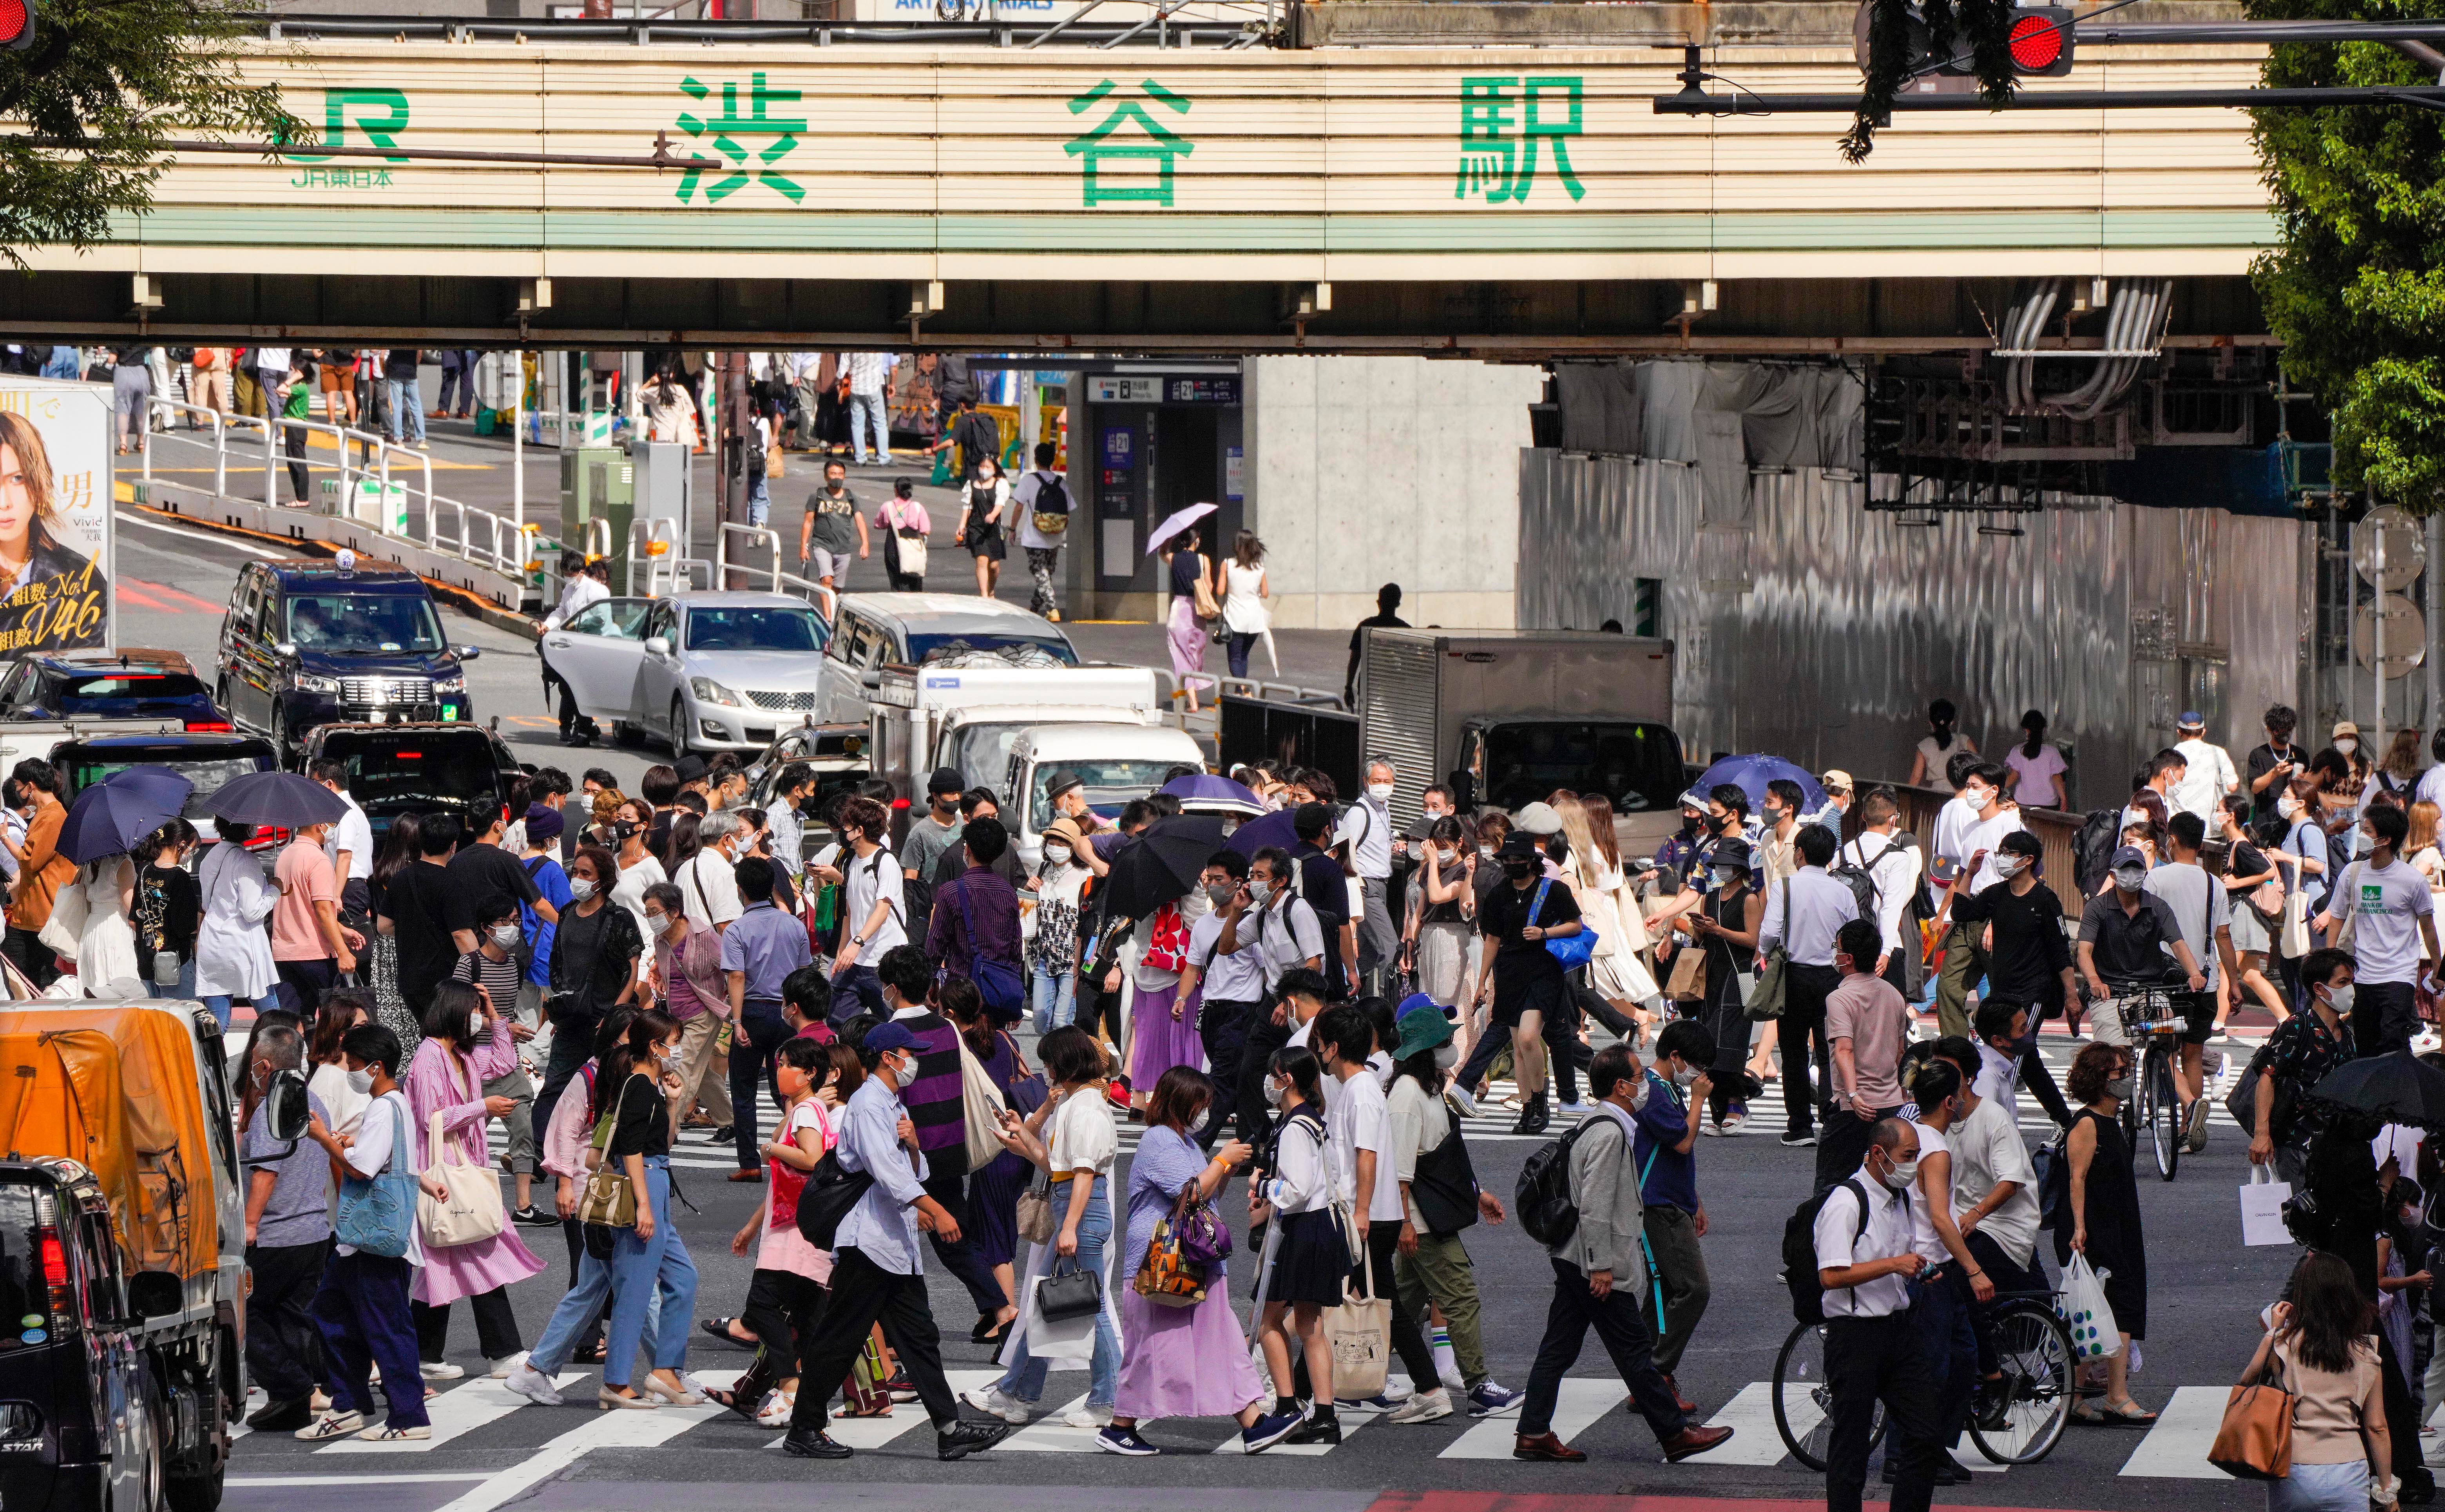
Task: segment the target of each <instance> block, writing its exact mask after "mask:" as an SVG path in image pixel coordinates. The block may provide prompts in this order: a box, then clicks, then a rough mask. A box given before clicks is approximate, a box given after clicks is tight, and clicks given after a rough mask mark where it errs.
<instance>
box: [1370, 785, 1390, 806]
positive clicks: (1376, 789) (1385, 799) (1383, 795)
mask: <svg viewBox="0 0 2445 1512" xmlns="http://www.w3.org/2000/svg"><path fill="white" fill-rule="evenodd" d="M1367 795H1368V796H1369V797H1371V798H1372V799H1374V800H1375V801H1376V802H1378V803H1390V802H1391V801H1392V784H1390V783H1389V782H1371V783H1369V784H1367Z"/></svg>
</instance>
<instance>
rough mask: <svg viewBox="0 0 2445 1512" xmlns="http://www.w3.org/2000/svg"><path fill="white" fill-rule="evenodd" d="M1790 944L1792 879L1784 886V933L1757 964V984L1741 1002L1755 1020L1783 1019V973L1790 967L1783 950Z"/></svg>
mask: <svg viewBox="0 0 2445 1512" xmlns="http://www.w3.org/2000/svg"><path fill="white" fill-rule="evenodd" d="M1790 940H1791V879H1790V878H1788V877H1785V878H1784V879H1783V883H1782V934H1781V935H1780V936H1778V937H1776V940H1775V943H1774V948H1773V949H1772V950H1769V951H1767V952H1766V953H1765V959H1764V960H1763V961H1759V962H1758V969H1757V983H1756V985H1754V986H1752V987H1751V988H1749V990H1748V994H1747V996H1745V998H1743V999H1742V1001H1743V1002H1744V1003H1745V1004H1746V1005H1747V1009H1748V1016H1749V1017H1751V1018H1752V1019H1757V1020H1760V1021H1763V1020H1764V1019H1769V1018H1780V1017H1782V993H1783V982H1782V978H1783V972H1784V970H1785V969H1786V968H1787V967H1789V966H1790V964H1791V957H1790V954H1789V952H1788V951H1786V950H1785V949H1784V946H1785V945H1786V944H1788V943H1790Z"/></svg>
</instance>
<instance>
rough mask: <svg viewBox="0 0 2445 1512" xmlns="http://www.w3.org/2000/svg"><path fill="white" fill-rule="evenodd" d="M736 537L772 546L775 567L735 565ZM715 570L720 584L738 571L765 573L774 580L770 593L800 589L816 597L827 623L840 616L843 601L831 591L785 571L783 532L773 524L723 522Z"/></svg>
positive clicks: (715, 546)
mask: <svg viewBox="0 0 2445 1512" xmlns="http://www.w3.org/2000/svg"><path fill="white" fill-rule="evenodd" d="M733 534H737V535H743V536H745V537H746V538H747V539H749V540H750V541H756V542H760V543H763V544H768V545H770V546H771V547H772V548H773V565H772V567H771V568H770V569H765V568H756V567H750V566H748V565H746V564H745V563H733V562H732V561H731V560H730V537H731V536H732V535H733ZM713 567H714V574H713V580H714V582H715V584H717V585H726V584H727V583H728V582H729V579H730V573H731V571H732V570H733V569H734V568H735V569H737V570H738V571H741V572H757V573H763V574H765V575H766V576H769V577H770V578H771V579H772V586H771V588H768V589H767V590H766V591H768V592H773V593H780V592H783V591H786V590H788V589H797V590H799V593H800V596H802V597H805V596H808V595H812V598H813V602H814V606H815V608H816V610H817V612H819V613H821V614H822V615H823V617H824V618H825V619H826V620H831V619H833V618H835V617H836V615H837V613H838V610H839V606H840V599H839V596H838V595H837V594H835V593H833V591H832V590H831V588H826V587H824V586H823V585H822V584H821V583H815V582H811V581H810V580H808V579H806V578H803V577H800V576H798V575H797V574H796V573H794V572H785V571H783V570H781V536H780V532H776V531H775V530H774V529H773V528H772V527H771V526H769V525H738V524H734V523H732V522H730V521H727V520H725V521H723V522H722V525H721V528H720V530H719V532H716V534H715V536H714V541H713Z"/></svg>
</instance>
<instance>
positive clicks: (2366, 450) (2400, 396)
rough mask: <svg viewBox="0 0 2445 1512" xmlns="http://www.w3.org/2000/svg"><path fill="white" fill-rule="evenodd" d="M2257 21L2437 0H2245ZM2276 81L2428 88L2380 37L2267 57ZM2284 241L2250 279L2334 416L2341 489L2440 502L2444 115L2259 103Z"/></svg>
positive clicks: (2298, 370)
mask: <svg viewBox="0 0 2445 1512" xmlns="http://www.w3.org/2000/svg"><path fill="white" fill-rule="evenodd" d="M2245 8H2246V9H2247V10H2248V12H2249V16H2250V17H2251V19H2253V20H2268V21H2271V20H2330V21H2410V20H2423V19H2428V18H2431V17H2436V16H2438V15H2440V14H2445V8H2440V6H2439V5H2438V3H2437V0H2425V3H2423V0H2407V3H2406V0H2246V6H2245ZM2264 77H2265V81H2266V83H2267V84H2268V85H2269V86H2270V87H2278V88H2306V87H2313V86H2332V85H2361V86H2367V85H2379V84H2435V83H2436V76H2435V74H2434V73H2433V72H2431V71H2429V70H2427V69H2424V68H2423V67H2421V65H2419V64H2417V63H2416V62H2414V61H2413V60H2412V59H2410V58H2408V57H2405V56H2404V55H2402V54H2401V53H2399V52H2397V51H2395V50H2393V49H2392V48H2390V47H2382V46H2380V45H2378V44H2376V43H2360V42H2355V43H2346V44H2341V45H2336V44H2325V43H2295V44H2287V45H2286V46H2283V47H2276V48H2273V49H2272V51H2271V53H2270V55H2269V57H2268V62H2267V66H2266V71H2265V76H2264ZM2250 114H2251V116H2252V118H2253V119H2254V121H2255V122H2256V124H2255V127H2254V129H2253V131H2252V137H2253V139H2254V140H2255V141H2256V143H2257V147H2258V154H2259V159H2260V161H2262V162H2263V163H2264V164H2265V165H2266V170H2267V173H2266V177H2267V185H2268V191H2269V193H2270V196H2271V197H2272V199H2273V202H2274V209H2275V215H2276V218H2277V220H2278V221H2279V223H2280V224H2281V227H2282V231H2283V238H2284V239H2283V244H2282V245H2281V246H2280V247H2279V248H2277V249H2276V250H2275V251H2273V252H2265V253H2262V254H2261V255H2260V256H2259V258H2258V260H2257V262H2256V263H2255V264H2254V265H2253V266H2252V268H2251V270H2250V274H2251V279H2252V281H2253V282H2254V283H2255V284H2256V285H2257V287H2258V294H2259V300H2260V302H2261V304H2262V306H2263V307H2264V308H2265V310H2266V314H2267V321H2268V328H2269V329H2270V330H2272V331H2274V333H2275V334H2276V335H2278V336H2280V337H2282V338H2283V339H2284V371H2285V374H2286V377H2288V378H2289V379H2290V380H2291V381H2292V382H2294V383H2299V384H2301V385H2302V386H2304V387H2305V388H2307V389H2309V390H2311V391H2312V392H2314V393H2315V394H2316V395H2317V397H2318V400H2319V401H2320V402H2321V403H2323V404H2324V405H2325V407H2326V409H2327V410H2328V412H2329V413H2330V414H2331V415H2332V417H2333V420H2334V434H2335V466H2334V476H2335V481H2336V482H2337V483H2338V484H2339V485H2341V486H2342V487H2345V488H2366V489H2367V490H2369V491H2370V493H2371V494H2373V495H2375V496H2376V497H2377V498H2379V499H2380V500H2381V501H2383V502H2386V503H2391V504H2396V505H2398V506H2400V507H2402V508H2403V509H2406V510H2410V511H2413V512H2415V513H2432V512H2434V511H2436V510H2440V509H2445V115H2440V114H2438V113H2436V112H2434V111H2429V110H2422V109H2418V108H2417V107H2414V106H2409V105H2401V104H2376V105H2340V106H2326V107H2321V108H2318V109H2313V110H2254V111H2252V112H2250Z"/></svg>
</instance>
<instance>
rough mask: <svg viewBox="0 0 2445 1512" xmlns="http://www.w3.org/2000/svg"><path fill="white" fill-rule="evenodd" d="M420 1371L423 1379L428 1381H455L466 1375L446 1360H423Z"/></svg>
mask: <svg viewBox="0 0 2445 1512" xmlns="http://www.w3.org/2000/svg"><path fill="white" fill-rule="evenodd" d="M422 1369H423V1371H424V1378H425V1379H426V1380H428V1381H455V1380H457V1379H458V1377H460V1376H462V1375H464V1374H466V1373H467V1372H466V1371H465V1370H464V1369H462V1368H460V1367H458V1366H456V1365H453V1364H451V1363H450V1362H449V1361H447V1360H425V1361H423V1362H422Z"/></svg>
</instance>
